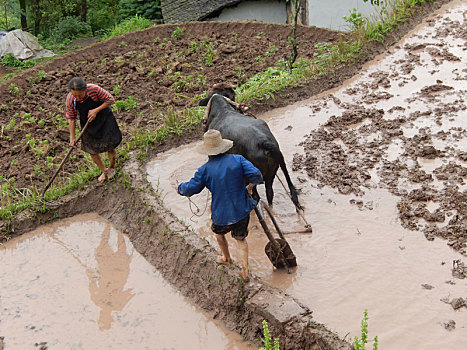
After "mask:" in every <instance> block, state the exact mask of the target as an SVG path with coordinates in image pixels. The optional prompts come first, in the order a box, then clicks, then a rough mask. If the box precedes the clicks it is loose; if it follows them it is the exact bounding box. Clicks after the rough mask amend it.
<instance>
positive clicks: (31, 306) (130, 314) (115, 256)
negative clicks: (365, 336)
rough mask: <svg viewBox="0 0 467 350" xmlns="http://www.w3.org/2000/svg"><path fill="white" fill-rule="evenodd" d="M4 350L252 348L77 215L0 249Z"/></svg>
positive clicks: (106, 228)
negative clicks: (43, 349)
mask: <svg viewBox="0 0 467 350" xmlns="http://www.w3.org/2000/svg"><path fill="white" fill-rule="evenodd" d="M0 262H1V263H0V281H1V284H0V296H1V297H0V308H1V319H0V335H1V336H4V337H5V339H4V342H5V349H6V350H8V349H33V348H35V346H34V344H36V343H37V344H40V343H43V342H45V343H46V345H47V346H48V348H49V349H86V350H87V349H200V350H201V349H203V350H204V349H231V350H234V349H238V350H240V349H255V348H256V347H254V346H253V345H251V344H249V343H247V342H244V341H243V340H242V338H241V337H240V336H239V335H237V334H236V333H233V332H231V331H229V330H227V329H226V328H225V327H224V326H223V325H222V324H221V323H220V322H218V321H215V320H212V319H211V318H210V317H209V315H208V314H206V313H205V312H202V311H200V310H199V309H198V308H196V307H195V306H194V305H192V304H191V303H190V302H189V301H188V300H187V299H185V298H184V297H183V296H182V295H181V294H180V293H179V292H177V291H176V290H175V289H174V288H173V287H172V286H171V285H169V284H168V283H167V282H165V281H164V279H163V278H162V277H161V275H160V274H159V273H158V272H157V270H155V269H154V267H153V266H152V265H150V264H149V263H148V262H147V261H146V260H145V259H144V258H143V257H142V256H141V255H140V254H139V253H138V252H137V251H135V249H134V248H133V246H132V244H131V243H130V241H129V239H128V237H127V236H126V235H124V234H122V233H121V232H118V231H117V230H116V229H115V228H114V227H112V225H111V223H109V222H107V221H105V220H104V219H103V218H101V217H99V216H98V215H95V214H86V215H79V216H76V217H73V218H70V219H67V220H63V221H60V222H57V223H55V224H53V225H47V226H43V227H40V228H38V229H37V230H35V231H34V232H31V233H29V234H25V235H23V236H21V237H19V238H16V239H13V240H11V241H9V242H7V243H6V244H5V246H4V247H1V246H0Z"/></svg>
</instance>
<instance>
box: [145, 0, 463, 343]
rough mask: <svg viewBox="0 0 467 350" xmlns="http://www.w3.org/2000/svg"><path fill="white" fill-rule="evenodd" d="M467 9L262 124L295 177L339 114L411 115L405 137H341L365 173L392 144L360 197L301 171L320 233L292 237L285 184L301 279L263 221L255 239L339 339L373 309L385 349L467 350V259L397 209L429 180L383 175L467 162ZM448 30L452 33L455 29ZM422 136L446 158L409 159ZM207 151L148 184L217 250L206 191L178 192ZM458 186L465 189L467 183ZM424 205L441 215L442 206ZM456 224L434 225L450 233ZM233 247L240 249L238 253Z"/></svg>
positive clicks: (263, 266) (445, 14) (256, 264)
mask: <svg viewBox="0 0 467 350" xmlns="http://www.w3.org/2000/svg"><path fill="white" fill-rule="evenodd" d="M466 11H467V5H466V4H465V3H464V2H461V1H454V2H452V3H451V5H450V6H447V7H444V8H442V9H441V10H440V11H438V13H436V14H435V15H434V16H432V17H431V18H429V19H428V21H426V22H424V23H422V24H421V25H420V26H419V27H417V28H416V29H415V30H414V31H413V32H411V33H409V34H408V35H407V36H406V37H405V38H404V39H403V40H402V41H401V42H399V43H398V44H397V45H395V46H394V47H392V48H391V49H390V50H389V54H387V55H385V56H381V57H378V59H377V60H375V61H374V62H371V63H370V64H368V65H367V66H366V67H365V69H364V70H363V71H362V72H361V73H360V74H359V75H358V76H356V77H354V78H353V79H351V80H349V81H348V82H346V83H345V84H344V85H343V86H341V87H339V88H337V89H334V90H332V91H328V92H327V93H324V94H322V95H320V96H317V97H315V98H313V99H311V100H307V101H303V102H301V103H299V104H296V105H293V106H290V107H287V108H283V109H278V110H274V111H272V112H270V113H267V114H265V115H263V116H261V118H263V119H266V120H267V121H268V124H269V126H270V128H271V130H272V131H273V133H274V135H275V136H276V138H277V139H278V141H279V144H280V145H281V149H282V151H283V153H284V155H285V158H286V161H287V163H288V167H289V172H290V169H291V168H292V159H293V158H296V157H297V156H300V155H302V156H305V155H307V154H309V153H310V152H313V150H311V151H310V150H309V149H307V148H306V146H307V143H309V138H308V137H309V136H310V135H311V138H313V137H318V136H319V135H318V134H311V132H312V131H314V130H319V129H323V128H325V127H324V125H325V123H326V122H327V121H329V120H330V118H332V117H333V116H337V117H339V116H342V115H343V113H345V112H346V111H349V110H356V109H358V108H359V107H361V106H364V107H367V108H374V109H380V110H382V111H383V115H384V118H383V120H386V121H391V120H398V118H405V120H406V122H405V123H403V124H402V125H401V127H400V129H401V134H398V135H399V136H395V137H392V138H390V139H389V140H388V139H387V136H385V134H384V132H385V130H379V129H378V128H377V127H374V125H375V123H374V122H373V121H372V120H369V119H365V120H361V121H358V122H356V123H350V124H348V125H347V126H346V127H345V129H346V131H345V132H344V133H343V134H342V135H343V136H345V137H347V136H352V137H353V140H354V141H353V142H354V145H355V146H349V143H348V142H347V141H348V140H347V139H346V140H342V139H335V140H333V141H331V143H334V144H336V145H338V146H339V147H341V148H342V149H343V150H344V151H345V153H346V154H347V155H348V157H349V159H348V162H349V164H354V165H355V166H356V167H363V166H365V165H366V164H365V162H363V163H362V159H364V158H363V157H364V156H365V155H367V154H368V152H369V150H370V149H371V148H372V147H375V142H374V141H376V143H381V145H382V146H380V145H378V147H380V148H379V149H380V150H381V157H380V158H377V159H376V160H377V161H376V162H375V164H374V166H373V167H371V168H369V170H368V172H369V174H370V177H369V178H368V179H366V180H365V181H363V182H362V183H357V184H356V185H355V186H356V188H357V190H358V191H355V192H356V193H355V192H353V193H355V194H352V192H351V194H348V195H344V194H342V192H339V191H338V190H337V189H336V187H334V186H333V184H332V181H331V182H330V183H329V184H327V183H325V181H320V180H319V179H313V178H310V176H309V175H308V173H307V171H306V169H305V168H303V167H297V169H298V170H296V171H293V172H291V173H292V180H293V182H294V183H295V184H297V187H299V188H300V189H301V193H300V200H301V202H302V203H303V204H304V206H305V208H306V209H305V214H304V215H305V219H306V221H307V222H308V223H309V224H311V226H312V227H313V233H312V234H303V233H301V234H297V233H295V234H294V233H293V232H296V231H301V230H303V228H304V224H305V222H304V221H303V220H302V219H301V218H300V217H298V216H297V215H296V214H295V212H294V210H293V208H292V204H291V202H290V200H289V198H288V197H287V195H286V193H285V191H284V189H283V188H282V186H281V184H280V183H279V182H278V181H275V183H274V190H275V197H274V206H273V210H274V212H275V215H276V219H278V221H279V225H280V226H281V227H282V229H283V230H284V231H287V232H290V233H291V234H288V235H287V238H288V241H289V243H290V245H291V247H292V249H293V251H294V253H295V255H296V256H297V262H298V267H297V268H296V269H295V271H293V273H291V274H287V273H285V272H284V271H276V270H274V269H273V268H272V265H271V264H270V262H269V260H268V258H267V257H266V255H265V253H264V246H265V244H266V243H267V240H266V238H265V235H264V233H263V232H262V231H261V229H260V226H259V224H258V222H257V220H255V218H254V214H252V221H251V223H250V234H249V238H248V243H249V246H250V264H251V270H252V273H253V274H254V275H256V276H258V277H259V278H261V279H262V280H263V281H265V282H267V283H269V284H271V285H274V286H276V287H278V288H280V289H282V290H285V291H287V292H288V293H290V294H292V295H294V296H296V297H297V298H298V299H299V300H301V301H302V302H304V303H305V304H307V305H308V306H309V307H310V308H311V309H312V310H313V315H314V317H315V318H316V320H317V321H319V322H323V323H326V324H327V325H328V326H329V327H330V328H331V329H333V330H335V331H337V332H338V333H339V334H340V335H341V336H345V335H346V334H347V333H349V336H350V337H352V338H353V337H354V336H357V335H359V330H360V320H361V318H362V313H363V310H364V309H368V311H369V332H370V334H369V336H370V338H373V337H374V336H375V335H377V336H378V337H379V343H380V348H382V349H394V350H396V349H397V350H399V349H433V350H435V349H452V350H457V349H459V350H460V349H465V339H467V309H466V308H465V307H464V308H461V309H459V310H457V311H455V310H454V309H453V308H452V306H451V305H450V304H449V303H448V302H450V301H452V299H453V298H458V297H463V298H465V297H466V296H467V294H466V293H467V281H466V279H455V278H453V277H452V273H451V268H452V265H453V261H454V260H461V261H464V262H466V261H465V258H464V257H463V256H462V255H461V254H460V253H458V252H456V251H454V250H452V249H451V248H450V247H449V246H448V245H447V244H446V241H444V240H439V239H435V240H433V241H428V240H427V239H426V238H425V236H424V235H423V233H422V232H421V230H422V229H423V228H424V227H425V226H426V225H433V223H427V222H426V221H425V220H423V219H420V220H419V221H418V222H417V225H418V226H417V227H418V228H419V230H408V229H405V228H404V227H403V225H402V224H401V220H400V219H399V213H398V209H397V203H398V202H399V200H400V197H398V196H395V195H394V194H392V193H399V192H400V193H404V191H405V192H407V191H410V190H413V189H415V188H420V187H421V184H420V183H416V182H414V181H412V180H411V179H409V178H407V177H404V176H400V177H399V178H397V179H396V180H395V181H393V184H392V185H391V186H389V185H388V183H387V181H388V180H387V179H388V176H387V174H385V173H384V172H382V170H383V169H384V166H385V164H387V163H388V162H395V161H397V162H400V164H402V165H403V166H404V168H405V169H408V170H411V169H420V168H421V169H423V171H424V172H426V173H427V174H431V175H432V174H433V171H434V170H435V169H437V168H439V167H440V166H442V165H446V164H449V163H450V162H454V163H455V164H458V165H460V166H465V162H462V161H459V160H458V158H457V157H456V155H457V154H458V152H466V151H467V139H466V135H465V130H466V129H467V118H465V116H466V114H465V113H466V112H465V111H466V107H465V98H466V86H467V85H466V74H465V66H466V65H465V57H466V56H465V38H461V37H460V35H457V34H456V33H459V30H456V28H458V29H460V28H465V13H466ZM446 28H451V30H448V31H447V32H446V30H445V29H446ZM414 55H416V56H414ZM443 57H444V58H443ZM433 86H435V88H432V87H433ZM446 86H447V87H448V88H446ZM453 106H458V107H459V108H452V107H453ZM440 111H442V112H440ZM424 112H426V113H424ZM424 133H428V134H430V135H431V136H432V139H431V140H432V144H433V145H434V147H435V148H436V149H438V150H439V151H441V152H443V157H442V158H434V159H433V158H431V159H428V158H424V157H416V156H408V154H409V153H408V152H409V151H410V148H412V149H413V148H414V145H413V143H416V142H417V141H414V139H412V138H413V137H414V136H419V135H421V134H424ZM305 140H307V141H306V142H305V143H302V142H303V141H305ZM344 141H345V142H344ZM370 142H373V143H372V144H371V146H370V145H369V143H370ZM197 145H198V143H196V144H191V145H188V146H184V147H181V148H179V149H175V150H171V151H170V152H167V153H164V154H161V155H160V156H159V157H158V158H157V159H154V160H153V161H152V162H151V163H150V164H149V165H148V168H147V172H148V179H149V180H150V181H151V182H152V183H153V186H154V187H155V188H157V189H158V190H159V191H160V192H161V193H162V194H163V197H164V203H165V204H166V205H167V207H169V208H171V210H172V211H173V212H174V213H175V215H177V216H178V217H179V218H180V219H182V220H184V221H185V222H186V223H187V224H188V225H190V226H192V227H193V229H195V230H196V231H197V232H199V233H200V234H201V235H203V236H206V238H207V239H208V240H209V242H210V243H211V244H212V245H213V246H214V247H217V245H216V242H215V238H214V237H213V234H212V233H211V232H210V228H209V225H210V220H209V217H210V212H209V204H210V202H209V199H210V198H209V195H208V193H207V191H206V190H205V191H203V192H202V193H201V194H199V195H197V196H194V197H193V198H192V202H188V200H187V199H186V198H184V197H180V196H178V195H177V194H176V187H177V184H178V183H179V182H183V181H187V180H188V179H189V178H190V177H191V176H192V175H193V173H194V172H195V170H196V169H197V168H198V167H199V166H200V165H202V164H203V163H204V162H205V161H206V158H205V157H204V156H201V155H198V154H196V152H195V150H194V149H195V147H196V146H197ZM327 146H328V145H327ZM313 155H314V156H315V157H314V159H315V160H316V163H317V164H318V165H317V168H318V170H317V171H318V172H319V170H320V167H322V169H321V172H322V173H324V174H323V177H322V179H326V176H324V175H326V174H325V173H326V172H327V171H328V169H327V168H326V166H327V164H326V162H327V161H326V158H325V157H324V152H322V151H321V150H320V149H316V150H315V153H313ZM314 165H316V164H314ZM300 169H301V170H300ZM279 175H280V176H281V177H282V174H280V173H279ZM433 179H434V180H433V181H431V182H430V186H432V187H433V188H435V189H436V188H438V189H443V188H444V187H445V186H446V181H439V180H436V178H435V177H434V176H433ZM456 185H457V186H458V187H457V188H460V190H463V189H462V188H464V189H465V183H464V182H463V181H462V180H460V182H458V183H456ZM388 188H390V189H391V191H392V192H390V191H389V190H388ZM260 190H262V189H260ZM395 190H397V191H395ZM260 194H264V192H261V193H260ZM357 194H358V196H357ZM263 197H264V196H263ZM425 205H426V208H427V210H428V211H430V212H434V211H436V210H437V208H439V206H440V202H439V201H430V202H428V203H425ZM454 214H455V210H454V212H453V210H451V212H448V213H447V214H446V215H447V219H448V220H449V218H450V217H452V216H453V215H454ZM448 220H445V221H444V223H439V222H437V223H436V225H438V226H439V227H441V226H443V225H446V222H447V221H448ZM229 242H230V243H232V240H229ZM230 246H231V247H232V249H233V250H234V248H235V246H234V245H233V244H231V245H230ZM234 258H235V252H234ZM453 322H455V323H453ZM449 324H450V325H452V324H455V327H454V328H452V327H449V326H448V325H449Z"/></svg>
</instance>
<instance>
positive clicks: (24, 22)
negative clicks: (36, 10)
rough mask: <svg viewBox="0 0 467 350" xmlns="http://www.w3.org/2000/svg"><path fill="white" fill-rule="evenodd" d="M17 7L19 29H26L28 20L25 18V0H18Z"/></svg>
mask: <svg viewBox="0 0 467 350" xmlns="http://www.w3.org/2000/svg"><path fill="white" fill-rule="evenodd" d="M19 7H20V9H21V29H22V30H27V29H28V21H27V18H26V0H19Z"/></svg>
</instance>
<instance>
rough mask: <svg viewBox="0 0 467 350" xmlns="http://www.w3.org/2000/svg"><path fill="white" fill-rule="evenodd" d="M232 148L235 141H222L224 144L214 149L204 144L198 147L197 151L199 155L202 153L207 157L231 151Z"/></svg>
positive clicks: (221, 143)
mask: <svg viewBox="0 0 467 350" xmlns="http://www.w3.org/2000/svg"><path fill="white" fill-rule="evenodd" d="M232 146H233V141H231V140H226V139H222V142H220V143H219V144H218V145H216V146H214V147H213V146H210V147H206V145H205V144H202V145H200V146H198V147H196V151H197V152H198V153H201V154H204V155H207V156H215V155H217V154H221V153H224V152H227V151H228V150H229V149H231V148H232Z"/></svg>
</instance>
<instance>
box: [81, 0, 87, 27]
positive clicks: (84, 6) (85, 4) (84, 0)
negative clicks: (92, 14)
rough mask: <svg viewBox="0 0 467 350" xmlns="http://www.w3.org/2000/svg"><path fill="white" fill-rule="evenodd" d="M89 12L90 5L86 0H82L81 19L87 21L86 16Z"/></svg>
mask: <svg viewBox="0 0 467 350" xmlns="http://www.w3.org/2000/svg"><path fill="white" fill-rule="evenodd" d="M87 14H88V5H87V2H86V0H81V20H82V21H83V22H84V23H86V18H87Z"/></svg>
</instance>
